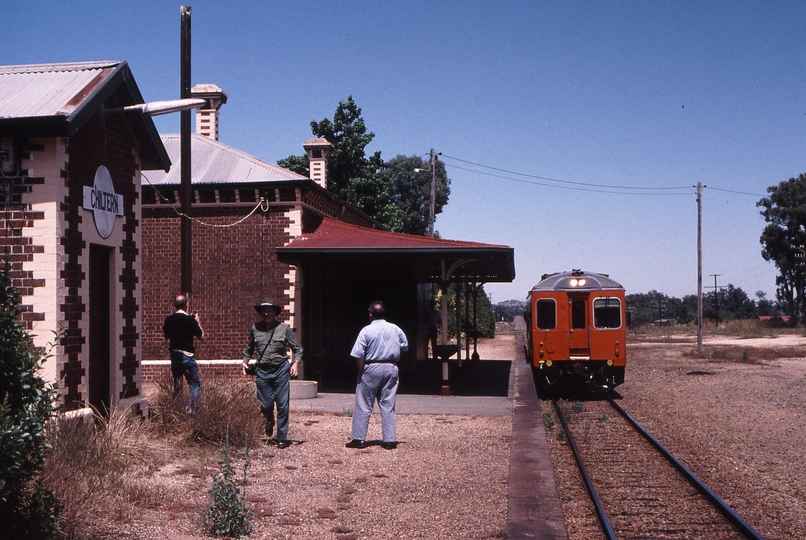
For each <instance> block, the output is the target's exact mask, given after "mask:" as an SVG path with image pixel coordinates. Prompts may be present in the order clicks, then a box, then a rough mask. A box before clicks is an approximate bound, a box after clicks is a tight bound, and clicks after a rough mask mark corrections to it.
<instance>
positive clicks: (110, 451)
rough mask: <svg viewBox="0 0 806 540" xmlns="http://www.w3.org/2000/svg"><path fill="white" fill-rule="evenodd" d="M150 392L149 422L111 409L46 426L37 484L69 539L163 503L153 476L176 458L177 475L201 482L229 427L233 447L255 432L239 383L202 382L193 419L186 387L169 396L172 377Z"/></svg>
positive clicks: (250, 398)
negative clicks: (58, 507) (46, 450)
mask: <svg viewBox="0 0 806 540" xmlns="http://www.w3.org/2000/svg"><path fill="white" fill-rule="evenodd" d="M149 390H150V392H151V395H149V400H150V403H151V404H152V408H151V418H149V419H143V418H142V417H140V416H136V415H133V414H131V412H130V411H129V410H128V409H113V410H112V411H110V413H109V415H108V417H105V416H103V415H99V414H96V415H94V416H92V417H90V416H83V417H67V416H61V417H58V418H56V419H54V420H53V421H52V423H51V424H50V426H49V428H48V442H49V444H50V445H51V446H52V447H53V451H52V452H51V453H50V454H49V456H48V459H47V462H46V464H45V471H44V474H43V481H44V482H45V484H46V485H47V486H48V487H50V488H51V489H52V490H53V491H54V493H55V494H56V496H57V498H58V499H59V501H60V502H61V503H62V505H63V510H62V515H61V523H62V531H63V534H64V535H65V536H66V537H67V538H73V539H83V538H95V537H98V536H100V535H103V534H106V531H110V530H114V529H115V528H117V527H120V526H121V525H122V524H126V523H128V522H130V521H131V520H132V519H133V518H134V517H135V516H137V515H138V514H140V513H142V512H143V510H148V509H157V508H159V507H160V506H163V504H164V503H165V502H166V493H165V492H164V489H165V488H164V487H163V484H162V483H161V482H160V481H159V479H158V478H157V477H156V476H155V473H156V472H157V471H158V470H159V469H160V468H161V467H163V466H165V465H166V464H168V463H170V462H175V461H176V459H177V455H179V456H182V459H180V462H181V463H182V465H181V469H180V470H178V472H179V473H181V474H187V475H189V476H191V477H193V478H197V479H199V480H200V481H203V482H205V483H206V482H207V481H208V478H209V477H210V476H211V475H212V474H213V473H214V472H215V470H216V469H217V467H218V458H217V456H218V454H219V449H218V445H219V444H220V443H221V441H222V440H223V439H224V436H225V433H226V431H227V429H228V428H229V432H230V441H231V443H232V444H233V447H234V448H235V449H237V448H238V447H239V446H240V447H242V446H243V444H244V440H245V439H246V438H249V440H250V445H251V444H254V441H256V440H257V438H258V437H259V436H260V434H261V431H260V430H261V426H262V420H263V419H262V417H261V416H260V414H259V412H258V402H257V400H256V399H255V396H254V393H253V392H250V390H249V389H248V388H247V386H246V385H245V384H243V383H242V382H235V381H233V380H230V379H226V378H218V379H216V378H209V379H206V380H205V381H204V383H203V386H202V394H201V399H200V404H199V409H198V411H197V412H196V414H195V415H192V416H191V415H189V414H187V412H186V402H187V394H186V392H187V389H186V388H185V389H184V391H183V392H182V393H180V395H179V396H178V397H177V398H176V399H175V400H174V399H172V396H171V394H172V381H171V379H170V377H168V378H166V380H162V381H160V382H159V383H158V384H156V385H154V386H153V387H152V388H150V389H149ZM200 511H201V509H200Z"/></svg>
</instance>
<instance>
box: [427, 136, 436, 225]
mask: <svg viewBox="0 0 806 540" xmlns="http://www.w3.org/2000/svg"><path fill="white" fill-rule="evenodd" d="M429 169H431V194H430V195H429V197H428V236H430V237H432V238H433V236H434V205H435V204H436V192H437V188H436V184H437V155H436V153H434V149H433V148H432V149H431V163H430V165H429Z"/></svg>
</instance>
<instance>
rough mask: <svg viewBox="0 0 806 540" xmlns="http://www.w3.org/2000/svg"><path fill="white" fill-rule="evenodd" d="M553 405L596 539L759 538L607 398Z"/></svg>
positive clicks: (584, 534)
mask: <svg viewBox="0 0 806 540" xmlns="http://www.w3.org/2000/svg"><path fill="white" fill-rule="evenodd" d="M552 402H553V404H554V410H555V412H556V414H557V417H558V418H559V420H560V423H561V425H562V431H561V432H558V435H559V436H564V437H565V438H566V439H567V442H568V447H569V449H570V450H571V451H572V452H573V453H574V459H575V461H576V463H577V466H578V467H579V470H580V475H581V477H582V481H583V482H584V484H585V489H586V490H587V492H588V494H589V496H590V498H591V502H592V505H593V508H594V510H595V513H596V515H597V517H598V521H599V525H600V527H601V529H600V531H601V534H602V537H603V538H607V539H616V538H618V539H621V540H625V539H650V538H651V539H678V538H679V539H686V540H688V539H693V538H707V539H708V540H727V539H752V540H757V539H762V536H761V535H759V533H757V532H756V531H755V530H754V529H753V528H752V527H751V526H750V525H749V524H747V523H746V522H745V521H744V520H743V519H742V518H741V517H740V516H739V515H737V514H736V513H735V512H734V511H733V510H732V509H731V508H730V507H728V506H727V505H726V504H725V503H724V502H723V501H722V500H721V499H720V498H719V497H718V496H717V495H716V494H715V493H714V492H713V491H712V490H711V489H710V488H708V486H706V485H705V484H703V483H702V482H701V481H700V480H699V479H697V478H696V476H694V474H692V473H691V471H689V470H688V468H687V467H686V466H685V465H683V463H681V462H680V461H679V460H678V459H677V458H675V457H674V456H673V455H672V454H671V453H670V452H669V451H668V450H666V449H665V448H664V447H663V445H661V444H660V442H658V441H657V440H656V439H655V438H654V437H653V436H652V435H650V434H649V433H648V432H647V431H646V430H645V429H644V428H643V427H641V426H640V424H638V422H636V421H635V420H634V419H633V418H632V417H631V416H630V415H629V414H627V413H626V411H624V410H623V409H622V408H621V407H620V406H619V405H618V404H617V403H616V402H615V401H613V400H612V399H609V398H608V400H607V401H586V402H574V403H569V402H563V403H562V404H561V403H560V402H558V401H557V400H556V399H555V400H552ZM564 409H565V410H564ZM593 534H594V533H593V532H592V531H590V530H588V531H587V532H585V531H581V537H584V538H592V537H593V536H592V535H593Z"/></svg>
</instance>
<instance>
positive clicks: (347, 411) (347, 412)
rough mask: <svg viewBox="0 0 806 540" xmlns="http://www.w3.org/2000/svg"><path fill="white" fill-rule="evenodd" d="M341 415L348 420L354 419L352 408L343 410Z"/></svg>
mask: <svg viewBox="0 0 806 540" xmlns="http://www.w3.org/2000/svg"><path fill="white" fill-rule="evenodd" d="M341 415H342V416H346V417H348V418H352V417H353V409H352V408H349V409H342V410H341Z"/></svg>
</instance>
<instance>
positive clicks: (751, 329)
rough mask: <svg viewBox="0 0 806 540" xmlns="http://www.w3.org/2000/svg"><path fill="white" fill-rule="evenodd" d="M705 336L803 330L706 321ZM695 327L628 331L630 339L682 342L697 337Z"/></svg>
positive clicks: (798, 332) (764, 335) (761, 335)
mask: <svg viewBox="0 0 806 540" xmlns="http://www.w3.org/2000/svg"><path fill="white" fill-rule="evenodd" d="M702 332H703V336H706V337H715V336H724V337H735V338H740V339H753V338H769V337H775V336H778V335H785V334H794V335H799V336H802V335H803V334H804V332H803V329H794V328H781V327H776V326H774V325H770V324H769V323H767V322H762V321H759V320H757V319H745V320H733V321H722V322H720V323H719V325H718V326H717V325H716V323H715V322H714V321H710V320H706V321H704V322H703V327H702ZM696 333H697V327H696V326H695V325H688V326H687V325H680V324H672V325H642V326H638V327H634V328H630V329H629V330H628V339H629V338H637V339H639V340H641V339H647V340H653V341H658V340H661V341H670V342H675V341H680V340H681V339H691V338H692V336H693V337H696Z"/></svg>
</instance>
